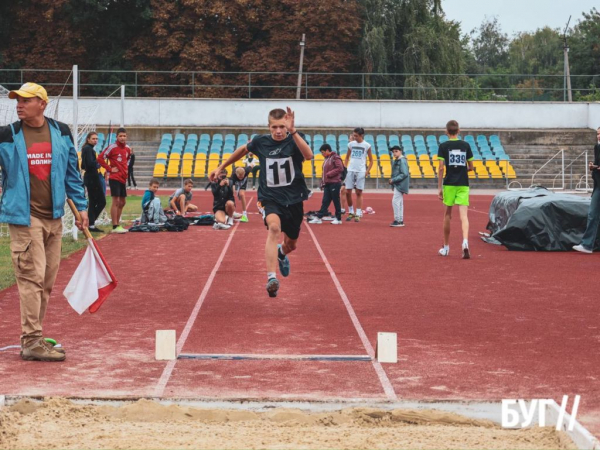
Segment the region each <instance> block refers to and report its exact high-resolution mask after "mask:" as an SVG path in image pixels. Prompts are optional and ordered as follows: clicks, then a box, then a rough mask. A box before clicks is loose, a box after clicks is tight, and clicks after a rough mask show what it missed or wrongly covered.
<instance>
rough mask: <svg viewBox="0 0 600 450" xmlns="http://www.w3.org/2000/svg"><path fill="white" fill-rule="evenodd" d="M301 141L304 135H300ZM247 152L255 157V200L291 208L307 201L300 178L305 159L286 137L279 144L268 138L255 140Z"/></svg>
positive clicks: (306, 189)
mask: <svg viewBox="0 0 600 450" xmlns="http://www.w3.org/2000/svg"><path fill="white" fill-rule="evenodd" d="M300 136H301V137H302V139H304V135H303V134H301V133H300ZM247 148H248V151H250V152H252V153H253V154H254V155H256V156H257V157H258V161H259V163H260V175H259V177H258V200H259V201H261V202H262V201H265V200H270V201H273V202H275V203H279V204H280V205H284V206H287V205H293V204H295V203H300V202H302V201H304V200H306V199H308V188H307V187H306V182H305V181H304V175H303V174H302V163H303V162H304V156H303V155H302V152H301V151H300V149H299V148H298V146H297V145H296V143H295V142H294V137H293V136H290V135H289V134H288V136H287V137H286V138H285V139H284V140H282V141H276V140H274V139H273V138H272V137H271V135H270V134H263V135H259V136H255V137H254V139H252V141H251V142H249V143H248V145H247Z"/></svg>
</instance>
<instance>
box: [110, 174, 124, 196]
mask: <svg viewBox="0 0 600 450" xmlns="http://www.w3.org/2000/svg"><path fill="white" fill-rule="evenodd" d="M108 185H109V186H110V196H111V197H127V189H126V188H125V183H121V182H120V181H117V180H111V179H110V178H109V180H108Z"/></svg>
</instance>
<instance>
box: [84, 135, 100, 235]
mask: <svg viewBox="0 0 600 450" xmlns="http://www.w3.org/2000/svg"><path fill="white" fill-rule="evenodd" d="M97 143H98V134H97V133H96V132H95V131H92V132H90V133H88V135H87V137H86V139H85V145H84V146H83V148H82V149H81V170H83V171H84V174H83V184H84V185H85V187H86V189H87V193H88V217H89V221H90V226H89V230H90V231H92V232H96V233H102V232H103V231H102V230H101V229H100V228H98V227H97V226H96V219H97V218H98V217H99V216H100V213H102V210H103V209H104V207H105V206H106V188H105V187H104V188H103V185H102V181H101V180H102V179H103V177H102V174H99V173H98V160H97V158H98V155H96V150H94V147H95V146H96V144H97Z"/></svg>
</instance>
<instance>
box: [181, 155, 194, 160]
mask: <svg viewBox="0 0 600 450" xmlns="http://www.w3.org/2000/svg"><path fill="white" fill-rule="evenodd" d="M183 159H192V160H193V159H194V155H192V154H191V153H184V154H183Z"/></svg>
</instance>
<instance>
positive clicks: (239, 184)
mask: <svg viewBox="0 0 600 450" xmlns="http://www.w3.org/2000/svg"><path fill="white" fill-rule="evenodd" d="M236 170H237V169H234V170H233V175H231V178H230V179H229V185H230V186H233V187H235V189H236V190H238V191H239V190H240V189H246V187H247V186H248V174H249V173H250V171H251V170H252V168H251V167H246V168H244V178H242V179H241V180H240V179H239V178H238V176H237V174H236V173H235V171H236Z"/></svg>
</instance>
